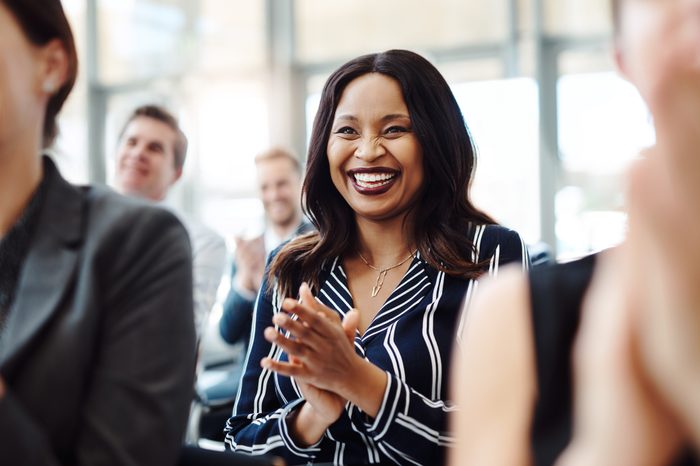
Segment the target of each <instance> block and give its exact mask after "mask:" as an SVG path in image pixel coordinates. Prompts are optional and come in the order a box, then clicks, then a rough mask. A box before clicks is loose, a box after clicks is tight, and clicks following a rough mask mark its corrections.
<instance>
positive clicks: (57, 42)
mask: <svg viewBox="0 0 700 466" xmlns="http://www.w3.org/2000/svg"><path fill="white" fill-rule="evenodd" d="M76 74H77V58H76V51H75V47H74V43H73V36H72V33H71V31H70V27H69V25H68V22H67V20H66V17H65V14H64V12H63V9H62V7H61V2H60V1H58V0H0V199H2V202H0V323H1V324H2V325H0V461H1V462H2V463H3V464H8V465H9V464H12V465H15V464H22V465H59V464H65V465H95V464H103V465H118V464H119V465H121V464H130V465H153V464H163V465H168V464H174V463H175V461H176V458H177V456H178V454H179V450H180V445H181V442H182V437H183V433H184V430H185V424H186V420H187V415H188V410H189V405H190V400H191V398H192V384H193V378H194V354H195V352H194V348H195V332H194V325H193V322H192V263H191V254H190V248H189V241H188V237H187V232H186V231H185V229H184V228H183V227H182V225H181V224H180V222H179V221H178V220H177V219H176V218H175V217H174V216H173V215H172V214H170V213H169V212H166V211H164V210H161V209H158V208H155V207H152V206H147V205H143V204H141V203H139V202H135V201H133V200H129V199H125V198H123V197H122V196H119V195H117V194H115V193H113V192H112V191H110V190H106V189H101V188H97V187H89V186H88V187H81V188H78V187H75V186H72V185H70V184H68V183H67V182H66V181H65V180H64V179H63V178H62V177H61V175H60V174H59V172H58V170H57V169H56V166H55V165H54V163H53V162H52V161H51V159H49V158H48V157H41V156H40V154H41V153H42V151H44V150H45V149H46V148H48V147H49V146H50V145H51V143H52V142H53V140H54V137H55V135H56V132H57V126H56V116H57V114H58V112H59V111H60V109H61V106H62V104H63V102H64V101H65V99H66V98H67V96H68V94H69V93H70V91H71V88H72V86H73V83H74V82H75V78H76Z"/></svg>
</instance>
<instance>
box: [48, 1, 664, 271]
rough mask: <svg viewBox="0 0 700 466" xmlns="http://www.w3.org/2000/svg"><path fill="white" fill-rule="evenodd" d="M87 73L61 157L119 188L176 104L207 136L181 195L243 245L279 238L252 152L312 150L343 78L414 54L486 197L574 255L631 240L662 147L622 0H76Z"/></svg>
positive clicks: (184, 119) (81, 173) (195, 130)
mask: <svg viewBox="0 0 700 466" xmlns="http://www.w3.org/2000/svg"><path fill="white" fill-rule="evenodd" d="M63 3H64V6H65V7H66V10H67V12H68V13H69V16H70V20H71V23H72V26H73V28H74V32H75V34H76V38H77V41H78V49H79V54H80V60H81V72H80V77H79V81H78V84H77V88H76V90H75V91H74V93H73V95H72V97H71V100H70V101H69V102H68V105H67V107H66V110H65V111H64V112H63V113H62V119H61V121H60V128H61V136H60V139H59V141H58V145H57V151H56V159H57V161H58V163H59V165H60V166H61V168H62V170H63V172H64V174H65V175H66V176H67V177H68V178H69V179H70V180H72V181H74V182H77V183H86V182H97V183H109V182H110V181H111V177H112V173H113V165H114V160H113V154H114V150H115V146H116V139H117V133H118V131H119V130H120V129H121V126H122V125H123V122H124V120H125V118H126V117H127V115H128V114H129V112H130V111H131V110H132V109H133V108H134V107H135V106H137V105H140V104H143V103H146V102H155V103H159V104H163V105H166V106H167V107H169V108H170V109H172V110H173V111H174V112H175V113H176V115H177V116H178V117H179V118H180V120H181V123H182V125H183V128H184V130H185V132H186V134H187V135H188V137H189V139H190V149H189V153H188V159H187V163H186V166H185V179H184V182H181V183H179V184H178V185H177V187H176V196H175V200H174V202H175V203H176V204H177V205H178V206H179V207H181V208H182V209H183V210H185V211H187V212H189V213H190V214H191V215H193V216H194V217H197V218H199V219H201V220H202V221H203V222H204V223H206V224H208V225H209V226H211V227H212V228H214V229H215V230H217V231H218V232H219V233H221V234H222V235H223V236H224V237H225V238H226V239H227V242H229V244H232V238H233V237H234V235H239V234H245V235H253V234H255V233H256V232H259V231H260V230H261V229H262V221H263V210H262V205H261V204H260V202H259V201H258V200H257V192H256V187H255V166H254V164H253V157H254V156H255V154H256V153H257V152H259V151H260V150H262V149H265V148H267V147H269V146H270V145H272V144H282V145H285V146H289V147H291V148H293V149H294V150H295V151H296V152H297V154H298V155H299V156H300V158H302V159H303V158H305V153H306V145H307V139H308V135H309V133H310V127H311V122H312V121H313V118H314V114H315V112H316V108H317V105H318V99H319V93H320V90H321V87H322V85H323V83H324V81H325V79H326V78H327V76H328V75H329V74H330V73H331V72H332V71H333V70H334V69H335V68H336V67H337V66H338V65H340V64H342V63H343V62H345V61H347V60H348V59H351V58H354V57H355V56H358V55H360V54H364V53H368V52H376V51H382V50H386V49H390V48H407V49H411V50H414V51H417V52H419V53H421V54H423V55H424V56H426V57H427V58H428V59H430V60H431V61H432V62H433V63H434V64H435V65H436V66H437V67H438V69H440V71H441V72H442V73H443V75H444V76H445V77H446V78H447V80H448V81H449V82H450V83H451V85H452V87H453V90H454V93H455V95H456V97H457V99H458V101H459V103H460V106H461V108H462V111H463V114H464V117H465V119H466V122H467V125H468V127H469V129H470V130H471V133H472V135H473V137H474V139H475V142H476V145H477V147H478V151H479V158H478V168H477V175H476V181H475V185H474V194H475V201H476V203H477V204H478V205H479V206H480V207H482V208H484V209H486V210H487V211H488V212H490V213H491V214H492V215H493V216H495V217H496V218H497V219H498V220H499V221H500V222H501V223H503V224H505V225H506V226H509V227H511V228H513V229H515V230H517V231H519V232H520V233H521V235H522V236H523V237H524V238H525V240H526V241H527V242H529V243H532V244H534V243H537V242H539V241H544V242H545V243H546V244H548V245H549V247H550V248H551V250H552V251H553V253H554V254H555V255H556V256H557V257H559V258H560V259H565V258H571V257H575V256H578V255H581V254H584V253H587V252H591V251H595V250H598V249H601V248H603V247H607V246H610V245H613V244H615V243H617V242H618V241H619V240H620V239H621V237H622V235H623V234H624V230H625V215H624V213H623V208H624V196H623V193H624V186H623V185H622V181H621V175H622V174H623V172H624V170H625V167H626V165H627V163H628V162H629V161H630V160H631V159H632V158H634V157H635V156H636V154H637V153H638V151H639V149H640V148H642V147H643V146H645V145H648V144H650V143H651V142H653V138H654V135H653V130H652V128H651V125H650V121H649V117H648V114H647V112H646V110H645V108H644V104H643V103H642V102H641V100H640V98H639V96H638V95H637V93H636V91H635V90H634V89H633V88H632V87H631V86H630V85H629V84H628V83H626V82H625V81H624V80H622V79H621V78H620V77H619V76H618V75H617V74H616V72H615V70H614V64H613V60H612V55H611V51H610V46H611V37H610V32H611V25H610V20H609V6H608V0H489V1H484V0H480V1H478V0H431V1H429V2H428V1H425V0H400V1H399V0H381V1H377V0H346V1H343V2H341V1H336V0H64V1H63Z"/></svg>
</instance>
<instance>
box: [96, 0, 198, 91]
mask: <svg viewBox="0 0 700 466" xmlns="http://www.w3.org/2000/svg"><path fill="white" fill-rule="evenodd" d="M188 3H189V2H188V1H187V0H142V1H138V2H136V1H126V2H125V1H123V0H98V31H99V44H100V50H99V65H100V77H101V79H102V80H104V81H109V82H113V81H125V80H131V79H139V78H148V77H150V76H152V75H154V74H156V73H157V74H159V75H163V74H174V73H178V72H181V71H182V70H184V69H185V67H186V65H187V62H188V57H190V56H191V50H190V47H189V45H190V44H191V41H190V40H188V39H189V38H190V37H191V36H192V31H193V30H194V24H193V23H192V20H191V19H188V10H187V4H188Z"/></svg>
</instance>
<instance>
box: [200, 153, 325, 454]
mask: <svg viewBox="0 0 700 466" xmlns="http://www.w3.org/2000/svg"><path fill="white" fill-rule="evenodd" d="M255 166H256V170H257V184H258V193H259V196H260V200H261V201H262V203H263V207H264V209H265V230H264V232H263V234H262V235H260V236H258V237H255V238H252V239H246V238H243V237H236V238H235V241H236V251H235V255H234V259H233V265H232V267H231V288H230V290H229V293H228V295H227V296H226V300H225V301H224V304H223V313H222V315H221V319H220V320H219V332H220V334H221V338H222V339H223V340H224V341H225V342H226V343H228V344H230V345H238V348H239V349H240V351H239V352H237V353H235V354H234V357H233V366H232V367H231V368H229V369H227V370H226V373H225V374H224V378H223V380H221V381H218V382H216V383H214V384H209V385H207V384H206V382H203V383H201V384H199V385H198V390H199V391H200V392H201V393H203V396H202V398H203V400H202V401H203V403H204V404H205V405H206V406H207V409H206V410H205V412H204V413H203V415H202V419H201V422H200V424H199V428H200V435H202V436H204V437H206V438H210V439H214V440H222V441H223V432H222V429H221V426H222V424H223V423H224V422H226V420H227V419H228V418H229V417H230V415H231V408H232V407H233V400H234V399H235V397H236V393H237V392H238V383H239V381H240V378H241V373H242V372H243V365H244V362H245V353H246V351H247V349H248V338H249V337H250V329H251V327H252V323H253V306H254V304H255V297H256V296H257V294H258V291H259V289H260V285H261V283H262V278H263V272H264V270H265V259H266V258H267V255H268V254H269V253H270V251H272V250H273V249H275V248H276V247H277V246H279V245H280V243H282V242H283V241H286V240H289V239H291V238H293V237H294V236H297V235H299V234H302V233H306V232H307V231H309V230H311V229H313V227H312V226H311V224H309V223H308V222H307V221H305V220H304V217H303V215H302V213H301V177H302V174H301V165H300V163H299V160H298V159H297V158H296V156H294V154H292V153H291V152H290V151H288V150H286V149H283V148H280V147H273V148H270V149H268V150H266V151H264V152H261V153H260V154H258V155H257V156H256V157H255ZM217 370H219V369H217V368H214V369H212V371H217ZM215 380H216V379H215Z"/></svg>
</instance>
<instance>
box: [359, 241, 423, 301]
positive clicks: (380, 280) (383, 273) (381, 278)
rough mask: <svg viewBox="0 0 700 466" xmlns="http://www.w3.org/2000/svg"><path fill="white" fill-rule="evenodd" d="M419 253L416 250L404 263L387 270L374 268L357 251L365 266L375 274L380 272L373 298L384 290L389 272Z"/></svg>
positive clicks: (373, 289)
mask: <svg viewBox="0 0 700 466" xmlns="http://www.w3.org/2000/svg"><path fill="white" fill-rule="evenodd" d="M417 251H418V250H417V249H416V250H415V251H413V252H412V253H411V254H409V255H408V257H407V258H405V259H404V260H402V261H401V262H399V263H398V264H396V265H392V266H391V267H387V268H385V269H380V268H379V267H375V266H373V265H372V264H370V263H369V262H368V261H367V259H365V258H364V256H363V255H362V254H360V251H357V255H358V256H360V259H362V262H364V263H365V265H366V266H367V267H369V268H370V269H372V270H374V271H375V272H378V273H379V275H377V280H376V281H375V282H374V286H373V287H372V297H373V298H374V297H375V296H377V294H378V293H379V290H381V289H382V285H384V279H385V278H386V274H387V272H388V271H389V270H391V269H395V268H396V267H398V266H400V265H403V264H405V263H406V261H407V260H409V259H410V258H411V257H413V256H414V255H415V254H416V252H417Z"/></svg>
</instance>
